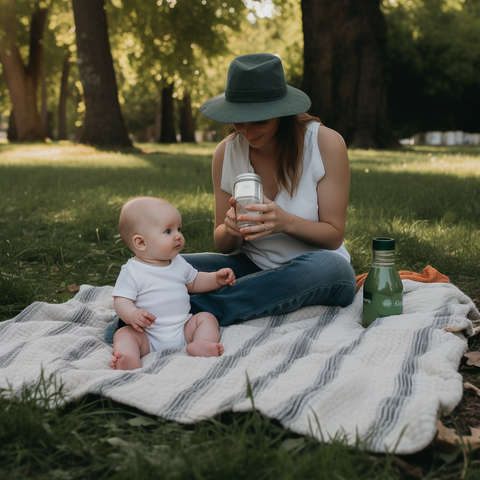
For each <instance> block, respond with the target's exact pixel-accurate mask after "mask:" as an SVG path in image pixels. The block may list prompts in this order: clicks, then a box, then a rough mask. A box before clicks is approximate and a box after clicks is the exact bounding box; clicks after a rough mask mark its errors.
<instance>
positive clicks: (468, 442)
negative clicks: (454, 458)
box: [432, 420, 480, 452]
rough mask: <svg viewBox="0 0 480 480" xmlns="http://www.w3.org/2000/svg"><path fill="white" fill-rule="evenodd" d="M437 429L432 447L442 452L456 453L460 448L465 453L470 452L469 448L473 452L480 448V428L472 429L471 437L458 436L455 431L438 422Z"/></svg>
mask: <svg viewBox="0 0 480 480" xmlns="http://www.w3.org/2000/svg"><path fill="white" fill-rule="evenodd" d="M437 429H438V431H437V435H436V437H435V438H434V440H433V442H432V445H433V446H434V447H435V448H437V449H438V450H441V451H442V452H454V451H455V450H456V449H457V448H458V447H460V448H461V449H462V450H463V451H464V452H466V451H468V446H470V448H471V449H472V450H477V449H479V448H480V428H472V427H470V431H471V435H457V433H456V432H455V430H453V429H452V428H448V427H446V426H445V425H444V424H443V423H442V422H441V421H440V420H438V422H437Z"/></svg>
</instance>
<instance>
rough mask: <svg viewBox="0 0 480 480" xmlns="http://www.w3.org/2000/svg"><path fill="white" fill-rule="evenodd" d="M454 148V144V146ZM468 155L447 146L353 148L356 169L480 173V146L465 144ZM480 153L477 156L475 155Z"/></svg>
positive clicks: (447, 173)
mask: <svg viewBox="0 0 480 480" xmlns="http://www.w3.org/2000/svg"><path fill="white" fill-rule="evenodd" d="M452 148H454V147H452ZM464 150H465V154H460V153H459V151H458V149H454V150H452V151H451V152H449V151H448V149H447V147H429V148H423V147H409V148H408V149H405V150H398V151H392V150H387V151H376V150H351V151H349V157H350V162H351V168H352V170H359V171H362V170H363V172H364V173H369V171H370V169H371V168H374V169H375V170H376V171H394V172H402V171H408V172H414V173H430V174H434V175H435V174H439V175H445V174H446V175H455V176H459V177H468V176H471V177H474V176H479V175H480V149H476V148H474V147H465V148H464ZM475 155H477V156H475Z"/></svg>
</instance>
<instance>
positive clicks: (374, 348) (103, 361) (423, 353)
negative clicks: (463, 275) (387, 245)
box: [0, 280, 480, 453]
mask: <svg viewBox="0 0 480 480" xmlns="http://www.w3.org/2000/svg"><path fill="white" fill-rule="evenodd" d="M403 283H404V314H403V315H401V316H397V317H388V318H383V319H378V320H377V321H375V322H374V323H373V324H372V325H370V327H369V328H368V329H364V328H363V327H362V326H361V325H360V323H359V322H360V320H361V310H362V291H360V292H359V293H358V294H357V296H356V298H355V301H354V303H353V304H352V305H350V306H349V307H347V308H340V307H324V306H316V307H305V308H302V309H300V310H298V311H296V312H293V313H290V314H288V315H278V316H272V317H265V318H261V319H257V320H251V321H249V322H245V323H243V324H239V325H232V326H228V327H224V328H221V340H220V341H221V342H222V343H223V344H224V347H225V354H224V355H223V356H222V357H220V358H198V357H190V356H188V355H187V353H186V351H185V348H176V349H168V350H164V351H161V352H155V353H151V354H149V355H147V356H146V357H144V358H143V361H142V364H143V366H142V368H141V369H139V370H135V371H132V372H121V371H115V370H111V369H110V368H109V363H110V359H111V356H112V348H111V346H109V345H107V344H106V343H105V342H104V341H103V338H104V332H105V328H106V327H107V325H108V324H109V323H110V322H111V321H112V318H113V315H114V311H113V302H112V298H111V296H110V295H111V292H112V287H91V286H88V285H83V286H82V287H81V289H80V291H79V293H78V294H77V295H76V296H75V298H73V299H72V300H70V301H69V302H67V303H64V304H61V305H51V304H46V303H40V302H36V303H33V304H32V305H30V306H29V307H28V308H26V309H25V310H24V311H23V312H21V313H20V314H19V315H18V316H17V317H15V318H13V319H12V320H8V321H5V322H2V323H0V388H2V389H5V390H4V391H3V395H16V394H18V392H19V391H20V390H21V389H22V386H23V385H24V384H27V385H29V384H35V383H36V382H38V379H39V378H40V376H41V375H42V373H43V375H44V376H47V377H49V376H51V375H54V376H55V378H56V380H57V384H58V382H61V383H62V384H63V391H64V393H65V394H66V397H65V401H69V400H71V399H78V398H81V397H83V396H84V395H86V394H87V393H95V394H103V395H105V396H107V397H110V398H112V399H113V400H115V401H118V402H121V403H124V404H127V405H131V406H133V407H136V408H139V409H141V410H143V411H145V412H147V413H150V414H155V415H159V416H161V417H163V418H166V419H171V420H175V421H178V422H182V423H192V422H195V421H198V420H200V419H204V418H208V417H212V416H214V415H216V414H218V413H221V412H225V411H247V410H250V409H251V408H252V399H251V398H249V397H248V396H247V391H248V388H247V381H248V382H249V383H250V388H251V392H252V394H253V403H254V406H255V408H256V409H258V410H259V411H261V412H262V413H264V414H265V415H267V416H268V417H271V418H275V419H277V420H279V421H280V422H281V423H282V424H283V425H285V426H287V427H289V428H290V429H291V430H292V431H294V432H297V433H299V434H305V435H312V436H315V437H317V438H318V439H319V440H323V441H329V440H330V439H332V438H335V437H337V438H338V437H339V436H340V437H342V438H345V439H346V440H347V441H348V442H349V443H350V444H355V442H356V439H357V438H360V439H361V440H365V441H367V442H368V444H369V448H370V449H371V450H372V451H376V452H383V451H385V450H389V451H392V450H393V449H394V448H396V451H397V453H412V452H416V451H419V450H421V449H423V448H424V447H426V446H427V445H428V444H429V443H430V442H431V440H432V439H433V437H434V436H435V433H436V422H437V417H438V416H439V415H441V414H442V413H449V412H451V411H452V410H453V408H454V407H455V406H456V405H457V404H458V402H459V401H460V399H461V396H462V378H461V376H460V374H459V373H458V371H457V370H458V364H459V361H460V359H461V357H462V355H463V353H464V351H465V350H466V339H465V335H467V336H468V335H473V334H474V333H475V330H474V328H473V324H472V321H473V322H475V323H476V322H477V321H478V320H479V319H480V314H479V313H478V311H477V310H476V308H475V306H474V304H473V303H472V301H471V300H470V299H469V298H468V297H467V296H466V295H464V294H463V293H462V292H461V291H460V290H459V289H458V288H456V287H455V286H453V285H451V284H445V283H443V284H423V283H418V282H413V281H411V280H404V281H403ZM445 327H454V328H459V329H463V330H462V332H458V333H452V332H448V331H446V330H445ZM51 388H52V389H53V388H54V386H53V385H52V386H51Z"/></svg>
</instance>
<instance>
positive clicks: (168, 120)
mask: <svg viewBox="0 0 480 480" xmlns="http://www.w3.org/2000/svg"><path fill="white" fill-rule="evenodd" d="M172 94H173V83H171V84H170V85H168V87H163V89H162V125H161V128H160V143H176V141H177V135H176V132H175V119H174V116H173V97H172Z"/></svg>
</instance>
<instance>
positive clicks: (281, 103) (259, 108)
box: [200, 85, 312, 123]
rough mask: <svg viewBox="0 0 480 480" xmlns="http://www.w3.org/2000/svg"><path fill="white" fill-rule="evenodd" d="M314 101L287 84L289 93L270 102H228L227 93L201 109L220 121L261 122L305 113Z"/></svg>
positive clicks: (208, 101) (208, 116)
mask: <svg viewBox="0 0 480 480" xmlns="http://www.w3.org/2000/svg"><path fill="white" fill-rule="evenodd" d="M311 105H312V102H311V101H310V98H309V97H308V95H307V94H306V93H304V92H302V91H301V90H299V89H298V88H294V87H291V86H290V85H287V95H285V96H284V97H282V98H280V99H278V100H273V101H269V102H255V103H235V102H227V100H226V99H225V94H224V93H222V94H221V95H217V96H216V97H213V98H211V99H210V100H207V101H206V102H205V103H204V104H203V105H202V106H201V107H200V111H201V112H202V113H203V114H204V115H205V116H206V117H207V118H210V119H211V120H215V121H216V122H220V123H244V122H261V121H263V120H270V119H271V118H278V117H287V116H289V115H297V114H299V113H305V112H306V111H307V110H308V109H309V108H310V106H311Z"/></svg>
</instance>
